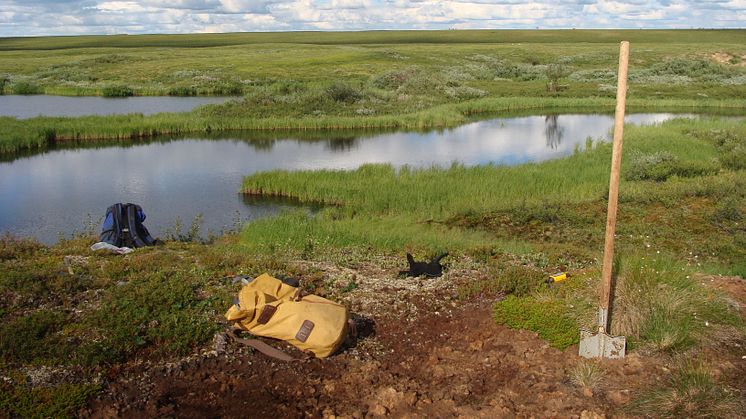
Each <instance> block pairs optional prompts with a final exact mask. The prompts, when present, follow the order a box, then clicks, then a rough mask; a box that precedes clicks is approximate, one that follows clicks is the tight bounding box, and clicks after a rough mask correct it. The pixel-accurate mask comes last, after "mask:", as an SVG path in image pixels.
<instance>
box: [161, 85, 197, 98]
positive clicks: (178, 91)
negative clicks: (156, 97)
mask: <svg viewBox="0 0 746 419" xmlns="http://www.w3.org/2000/svg"><path fill="white" fill-rule="evenodd" d="M168 95H169V96H197V89H196V88H195V87H194V86H179V87H172V88H170V89H168Z"/></svg>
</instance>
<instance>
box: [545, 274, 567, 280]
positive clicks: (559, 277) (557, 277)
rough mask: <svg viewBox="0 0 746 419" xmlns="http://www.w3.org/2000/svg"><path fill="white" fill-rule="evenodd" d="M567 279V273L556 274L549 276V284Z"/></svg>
mask: <svg viewBox="0 0 746 419" xmlns="http://www.w3.org/2000/svg"><path fill="white" fill-rule="evenodd" d="M565 279H567V272H558V273H556V274H554V275H549V282H562V281H564V280H565Z"/></svg>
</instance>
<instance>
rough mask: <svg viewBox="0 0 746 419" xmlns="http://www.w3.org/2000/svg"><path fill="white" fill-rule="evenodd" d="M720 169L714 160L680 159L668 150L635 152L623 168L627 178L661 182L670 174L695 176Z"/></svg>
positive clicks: (712, 172) (713, 172)
mask: <svg viewBox="0 0 746 419" xmlns="http://www.w3.org/2000/svg"><path fill="white" fill-rule="evenodd" d="M719 170H720V167H719V165H718V164H717V163H716V162H712V161H710V162H708V161H681V160H680V159H679V158H678V157H676V156H675V155H674V154H673V153H671V152H669V151H658V152H655V153H652V154H643V153H637V154H635V155H633V157H632V161H631V163H630V165H629V167H628V168H627V170H625V172H624V173H625V174H624V177H625V179H627V180H654V181H656V182H663V181H665V180H667V179H668V178H670V177H671V176H679V177H687V178H688V177H697V176H706V175H710V174H715V173H717V172H718V171H719Z"/></svg>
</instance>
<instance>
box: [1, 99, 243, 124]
mask: <svg viewBox="0 0 746 419" xmlns="http://www.w3.org/2000/svg"><path fill="white" fill-rule="evenodd" d="M230 99H232V98H230V97H205V96H200V97H194V96H193V97H175V96H137V97H125V98H105V97H97V96H51V95H31V96H23V95H0V116H14V117H16V118H20V119H25V118H33V117H35V116H40V115H42V116H84V115H114V114H128V113H141V114H143V115H151V114H154V113H159V112H189V111H191V110H192V109H194V108H196V107H197V106H201V105H207V104H213V103H223V102H226V101H228V100H230Z"/></svg>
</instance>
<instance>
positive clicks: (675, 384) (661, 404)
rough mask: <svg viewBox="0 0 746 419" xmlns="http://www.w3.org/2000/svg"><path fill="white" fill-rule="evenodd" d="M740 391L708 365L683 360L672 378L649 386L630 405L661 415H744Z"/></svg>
mask: <svg viewBox="0 0 746 419" xmlns="http://www.w3.org/2000/svg"><path fill="white" fill-rule="evenodd" d="M744 407H746V406H744V402H743V399H741V398H740V397H739V393H738V392H737V391H736V390H735V389H732V388H730V387H728V386H727V385H726V384H724V383H722V382H720V381H719V380H717V379H716V378H715V375H714V372H713V371H712V369H711V368H710V367H708V366H707V365H705V364H703V363H701V362H699V361H697V360H691V359H686V360H681V361H679V363H678V365H677V366H676V367H675V369H674V371H673V372H672V374H671V376H670V377H669V378H668V382H666V383H665V384H664V385H660V386H658V387H655V388H651V389H649V390H647V391H646V392H645V393H643V394H642V395H640V396H639V397H638V398H637V399H635V400H634V401H633V402H632V403H631V405H630V408H629V409H630V411H634V412H637V413H642V414H643V415H644V416H646V417H658V418H682V417H687V418H737V417H743V411H744V410H743V409H744Z"/></svg>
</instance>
